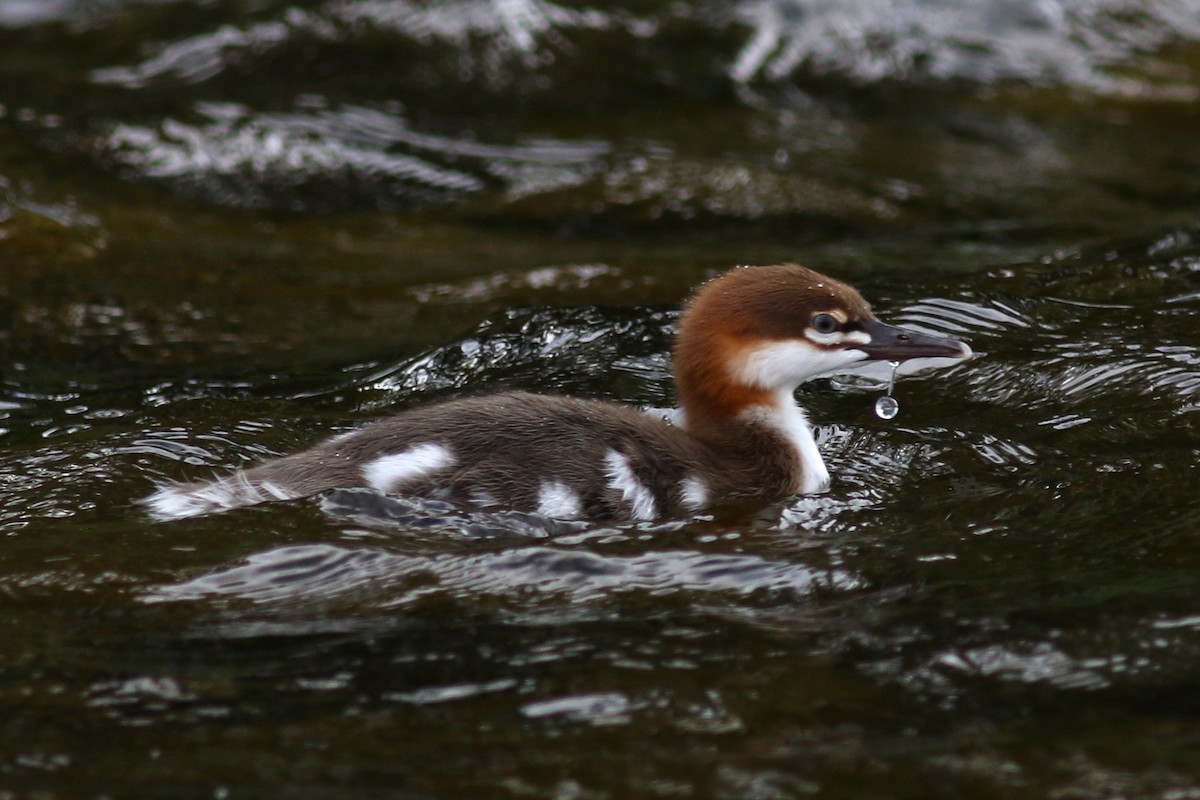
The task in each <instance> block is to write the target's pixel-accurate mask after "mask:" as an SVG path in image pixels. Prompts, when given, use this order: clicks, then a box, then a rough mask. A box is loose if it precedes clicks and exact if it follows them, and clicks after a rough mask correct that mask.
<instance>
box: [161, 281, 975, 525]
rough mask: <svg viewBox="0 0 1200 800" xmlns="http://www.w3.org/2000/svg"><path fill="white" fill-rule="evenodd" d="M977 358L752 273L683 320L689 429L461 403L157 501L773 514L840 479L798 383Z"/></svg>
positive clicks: (815, 284)
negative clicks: (322, 496) (929, 360)
mask: <svg viewBox="0 0 1200 800" xmlns="http://www.w3.org/2000/svg"><path fill="white" fill-rule="evenodd" d="M969 355H970V349H969V348H967V347H966V346H965V345H963V344H961V343H959V342H957V341H955V340H951V339H944V338H940V337H931V336H926V335H924V334H919V333H916V332H913V331H905V330H903V329H899V328H892V327H890V326H886V325H883V324H882V323H880V322H878V320H876V319H875V317H874V315H873V314H871V311H870V307H869V306H868V305H867V304H866V302H865V301H864V300H863V299H862V297H861V296H860V295H859V294H858V292H857V291H855V290H854V289H853V288H851V287H850V286H847V285H846V284H844V283H841V282H839V281H835V280H833V279H831V278H828V277H826V276H823V275H821V274H820V273H817V272H814V271H812V270H810V269H807V268H805V267H800V266H797V265H794V264H792V265H782V266H776V267H748V268H739V269H735V270H733V271H731V272H727V273H725V274H724V275H722V276H720V277H718V278H716V279H715V280H713V281H710V282H709V283H707V284H705V285H704V286H702V287H700V289H699V290H698V291H697V292H696V294H695V295H694V297H693V298H692V300H691V301H690V302H689V303H688V305H687V308H686V310H685V312H684V315H683V319H682V322H681V325H680V331H679V335H678V337H677V343H676V346H675V350H674V360H675V378H676V386H677V389H678V393H679V399H680V402H681V405H682V409H683V419H684V421H683V424H682V425H681V426H675V425H672V424H670V423H668V422H666V421H664V420H663V419H661V418H657V417H654V416H651V415H648V414H646V413H643V412H642V411H640V410H638V409H636V408H633V407H629V406H622V405H619V404H615V403H607V402H601V401H596V400H586V399H579V398H572V397H560V396H544V395H536V394H529V393H525V392H509V393H503V394H496V395H486V396H480V397H468V398H460V399H455V400H448V401H444V402H440V403H435V404H432V405H428V406H424V407H420V408H416V409H412V410H409V411H405V412H402V413H400V414H398V415H396V416H394V417H391V418H388V419H385V420H382V421H380V422H376V423H374V424H372V425H369V426H367V427H365V428H362V429H360V430H358V431H355V432H353V433H351V434H347V435H343V436H339V437H335V438H333V439H331V440H329V441H326V442H324V443H321V444H319V445H317V446H315V447H313V448H312V449H310V450H306V451H304V452H301V453H297V454H295V455H290V456H286V457H284V458H280V459H277V460H274V461H270V462H267V463H265V464H262V465H260V466H257V467H253V468H251V469H248V470H245V471H242V472H239V473H235V474H234V475H232V476H229V477H226V478H221V479H218V480H215V481H208V482H198V483H190V484H176V485H172V486H165V487H162V488H160V489H159V491H158V492H156V493H155V494H153V495H151V496H150V497H148V498H146V500H145V502H146V504H147V505H148V506H149V507H150V509H151V512H152V513H154V514H155V515H156V516H158V517H160V518H178V517H185V516H191V515H194V514H201V513H208V512H213V511H223V510H227V509H229V508H233V507H236V506H240V505H249V504H253V503H260V502H265V501H270V500H283V499H291V498H296V497H305V496H309V495H313V494H317V493H320V492H323V491H326V490H329V489H334V488H348V487H355V486H367V487H372V488H376V489H378V490H380V491H388V492H402V493H406V494H413V495H426V496H434V497H440V498H446V499H451V500H455V501H458V502H461V503H464V504H469V505H474V506H479V507H502V508H511V509H519V510H530V511H532V510H539V511H542V512H543V513H547V514H550V515H552V516H567V517H585V518H590V519H631V518H632V519H653V518H657V517H663V516H670V517H676V516H683V515H686V514H689V513H693V512H695V511H698V510H701V509H703V508H711V507H714V506H722V505H730V504H737V505H740V506H744V505H747V504H754V505H761V504H764V503H766V502H769V501H771V500H775V499H779V498H782V497H784V496H787V495H788V494H792V493H796V492H801V491H816V490H819V489H820V488H822V487H823V486H824V485H825V484H826V483H827V482H828V473H827V471H826V470H825V466H824V463H823V462H822V460H821V457H820V454H819V453H818V452H817V449H816V445H815V442H814V441H813V438H812V434H811V431H810V429H809V427H808V424H807V420H806V418H805V416H804V414H803V411H802V410H800V409H799V408H798V407H797V406H796V405H795V401H794V398H793V397H792V391H793V390H794V389H795V387H796V385H797V384H799V383H801V382H802V381H804V380H807V379H808V378H810V377H812V376H814V375H817V374H820V373H823V372H827V371H829V370H830V369H833V368H837V367H840V366H843V365H848V364H851V363H854V362H857V361H862V360H867V359H872V358H898V357H900V358H903V357H921V356H940V357H943V358H954V359H960V358H966V357H969Z"/></svg>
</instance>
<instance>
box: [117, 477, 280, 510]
mask: <svg viewBox="0 0 1200 800" xmlns="http://www.w3.org/2000/svg"><path fill="white" fill-rule="evenodd" d="M300 496H301V495H300V493H299V492H295V491H292V490H290V489H288V488H287V487H286V486H281V485H279V484H278V483H275V482H272V481H265V480H252V479H251V478H249V477H248V476H247V475H246V473H245V472H237V473H234V474H233V475H230V476H227V477H224V478H217V479H216V480H212V481H203V482H198V483H175V484H167V485H164V486H159V487H158V490H157V491H155V492H154V493H153V494H151V495H149V496H148V497H144V498H142V499H141V501H140V502H141V504H142V505H144V506H146V508H147V509H148V510H149V512H150V515H151V516H153V517H155V518H156V519H159V520H172V519H183V518H185V517H195V516H198V515H200V514H215V513H219V512H221V511H229V510H230V509H234V508H240V507H242V506H252V505H256V504H258V503H266V502H269V501H271V500H293V499H295V498H297V497H300Z"/></svg>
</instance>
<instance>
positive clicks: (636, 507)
mask: <svg viewBox="0 0 1200 800" xmlns="http://www.w3.org/2000/svg"><path fill="white" fill-rule="evenodd" d="M604 465H605V466H606V467H607V469H606V470H605V472H604V474H605V476H606V477H607V478H608V485H609V486H611V487H612V488H614V489H616V490H617V491H619V492H620V493H621V497H622V498H623V499H624V500H625V501H626V502H627V503H629V506H630V516H632V517H633V518H634V519H642V520H651V519H654V518H655V517H657V516H658V507H657V506H656V505H655V503H654V495H653V494H652V493H651V492H650V490H649V489H647V488H646V486H645V485H644V484H643V483H642V482H641V481H639V480H638V479H637V476H636V475H634V474H633V469H632V468H631V467H630V466H629V459H628V458H627V457H626V456H624V455H623V454H621V453H618V452H617V451H616V450H609V451H608V453H606V454H605V456H604Z"/></svg>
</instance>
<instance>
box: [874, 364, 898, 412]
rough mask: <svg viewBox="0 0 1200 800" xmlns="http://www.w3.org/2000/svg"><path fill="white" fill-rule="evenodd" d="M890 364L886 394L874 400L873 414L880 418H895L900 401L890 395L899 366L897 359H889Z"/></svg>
mask: <svg viewBox="0 0 1200 800" xmlns="http://www.w3.org/2000/svg"><path fill="white" fill-rule="evenodd" d="M888 363H889V364H891V366H892V379H891V380H890V381H888V390H887V394H885V395H884V396H883V397H881V398H879V399H878V400H876V401H875V416H877V417H879V418H880V419H895V418H896V415H897V414H899V413H900V403H899V402H898V401H897V400H896V398H894V397H892V390H893V389H895V388H896V370H897V369H898V368H899V366H900V362H899V361H889V362H888Z"/></svg>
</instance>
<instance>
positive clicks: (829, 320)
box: [812, 314, 842, 333]
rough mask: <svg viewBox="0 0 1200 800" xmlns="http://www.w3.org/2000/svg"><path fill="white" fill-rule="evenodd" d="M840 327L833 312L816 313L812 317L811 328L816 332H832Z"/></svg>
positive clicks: (840, 324)
mask: <svg viewBox="0 0 1200 800" xmlns="http://www.w3.org/2000/svg"><path fill="white" fill-rule="evenodd" d="M840 327H842V323H840V322H838V321H837V317H835V316H834V315H833V314H817V315H816V316H815V317H813V318H812V329H813V330H814V331H816V332H817V333H833V332H834V331H836V330H837V329H838V328H840Z"/></svg>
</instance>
